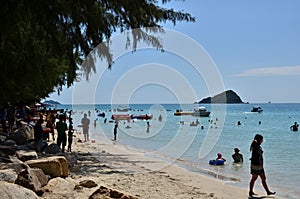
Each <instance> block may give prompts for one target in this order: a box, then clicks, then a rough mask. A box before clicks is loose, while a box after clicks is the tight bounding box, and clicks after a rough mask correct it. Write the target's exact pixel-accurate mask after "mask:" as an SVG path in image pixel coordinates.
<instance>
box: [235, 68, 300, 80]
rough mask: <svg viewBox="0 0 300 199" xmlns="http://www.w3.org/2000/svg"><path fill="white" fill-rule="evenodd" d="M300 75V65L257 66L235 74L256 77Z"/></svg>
mask: <svg viewBox="0 0 300 199" xmlns="http://www.w3.org/2000/svg"><path fill="white" fill-rule="evenodd" d="M289 75H300V66H281V67H268V68H255V69H249V70H245V71H243V72H242V73H240V74H236V75H234V76H238V77H255V76H289Z"/></svg>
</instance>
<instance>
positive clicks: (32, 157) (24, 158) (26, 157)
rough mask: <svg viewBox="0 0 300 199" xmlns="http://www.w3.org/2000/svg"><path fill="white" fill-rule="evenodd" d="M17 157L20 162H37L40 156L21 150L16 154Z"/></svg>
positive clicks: (33, 152)
mask: <svg viewBox="0 0 300 199" xmlns="http://www.w3.org/2000/svg"><path fill="white" fill-rule="evenodd" d="M16 154H17V157H18V158H19V160H22V161H23V162H25V161H27V160H37V159H38V155H37V153H36V152H35V151H24V150H19V151H17V152H16Z"/></svg>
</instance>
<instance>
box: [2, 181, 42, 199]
mask: <svg viewBox="0 0 300 199" xmlns="http://www.w3.org/2000/svg"><path fill="white" fill-rule="evenodd" d="M0 198H22V199H39V197H38V196H37V195H36V194H35V193H34V192H33V191H31V190H30V189H26V188H24V187H22V186H20V185H17V184H13V183H9V182H5V181H0Z"/></svg>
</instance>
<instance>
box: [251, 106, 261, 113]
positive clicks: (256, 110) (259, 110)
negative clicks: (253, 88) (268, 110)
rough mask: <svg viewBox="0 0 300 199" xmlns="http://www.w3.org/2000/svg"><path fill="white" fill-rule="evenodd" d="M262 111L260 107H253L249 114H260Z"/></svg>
mask: <svg viewBox="0 0 300 199" xmlns="http://www.w3.org/2000/svg"><path fill="white" fill-rule="evenodd" d="M262 111H263V110H262V108H261V107H260V106H253V108H252V110H251V112H253V113H261V112H262Z"/></svg>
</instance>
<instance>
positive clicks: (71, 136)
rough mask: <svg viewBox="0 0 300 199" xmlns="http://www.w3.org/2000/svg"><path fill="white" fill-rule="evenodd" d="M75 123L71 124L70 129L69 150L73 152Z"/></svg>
mask: <svg viewBox="0 0 300 199" xmlns="http://www.w3.org/2000/svg"><path fill="white" fill-rule="evenodd" d="M73 133H74V129H73V125H72V124H71V125H69V131H68V152H72V148H71V147H72V142H73Z"/></svg>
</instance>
